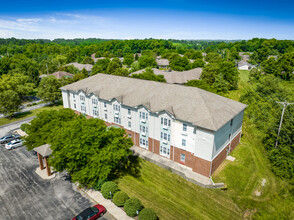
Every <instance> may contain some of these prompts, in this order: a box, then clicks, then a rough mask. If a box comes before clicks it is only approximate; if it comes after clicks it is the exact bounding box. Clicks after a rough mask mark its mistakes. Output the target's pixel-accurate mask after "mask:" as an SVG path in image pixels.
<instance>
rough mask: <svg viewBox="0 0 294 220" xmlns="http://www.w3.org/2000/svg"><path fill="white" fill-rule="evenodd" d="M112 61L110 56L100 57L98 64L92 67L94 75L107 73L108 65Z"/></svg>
mask: <svg viewBox="0 0 294 220" xmlns="http://www.w3.org/2000/svg"><path fill="white" fill-rule="evenodd" d="M109 63H110V59H109V58H105V59H99V60H98V61H97V62H96V64H95V65H94V66H93V68H92V72H91V74H92V75H95V74H97V73H106V72H107V67H108V64H109Z"/></svg>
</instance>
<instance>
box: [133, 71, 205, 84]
mask: <svg viewBox="0 0 294 220" xmlns="http://www.w3.org/2000/svg"><path fill="white" fill-rule="evenodd" d="M152 70H153V72H154V74H156V75H163V76H164V78H165V80H166V82H167V83H171V84H184V83H187V82H188V81H189V80H193V79H200V76H201V73H202V68H196V69H191V70H188V71H183V72H179V71H166V70H159V69H156V68H153V69H152ZM143 71H144V69H143V70H138V71H136V72H134V73H132V74H140V73H142V72H143ZM132 74H131V75H132Z"/></svg>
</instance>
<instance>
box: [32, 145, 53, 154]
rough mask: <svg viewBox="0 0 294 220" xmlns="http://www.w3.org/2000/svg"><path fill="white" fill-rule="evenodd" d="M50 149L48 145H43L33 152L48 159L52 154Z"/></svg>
mask: <svg viewBox="0 0 294 220" xmlns="http://www.w3.org/2000/svg"><path fill="white" fill-rule="evenodd" d="M50 147H51V145H50V144H44V145H41V146H39V147H36V148H34V151H36V152H37V153H39V154H41V155H42V156H43V157H48V156H50V155H51V154H52V150H51V148H50Z"/></svg>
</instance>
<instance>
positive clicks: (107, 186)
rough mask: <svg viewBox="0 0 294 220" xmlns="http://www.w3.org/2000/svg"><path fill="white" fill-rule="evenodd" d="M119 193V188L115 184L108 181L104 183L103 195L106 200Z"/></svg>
mask: <svg viewBox="0 0 294 220" xmlns="http://www.w3.org/2000/svg"><path fill="white" fill-rule="evenodd" d="M117 191H118V186H117V184H116V183H115V182H112V181H108V182H105V183H103V185H102V187H101V193H102V195H103V196H104V198H105V199H112V197H113V195H114V194H115V193H116V192H117Z"/></svg>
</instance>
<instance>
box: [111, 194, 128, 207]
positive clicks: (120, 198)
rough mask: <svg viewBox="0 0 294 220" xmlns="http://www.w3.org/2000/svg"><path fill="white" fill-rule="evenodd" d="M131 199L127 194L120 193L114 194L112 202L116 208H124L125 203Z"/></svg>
mask: <svg viewBox="0 0 294 220" xmlns="http://www.w3.org/2000/svg"><path fill="white" fill-rule="evenodd" d="M128 199H129V197H128V195H127V194H126V193H125V192H122V191H118V192H116V193H115V194H114V196H113V200H112V202H113V203H114V204H115V205H116V206H119V207H120V206H124V204H125V202H126V201H127V200H128Z"/></svg>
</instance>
